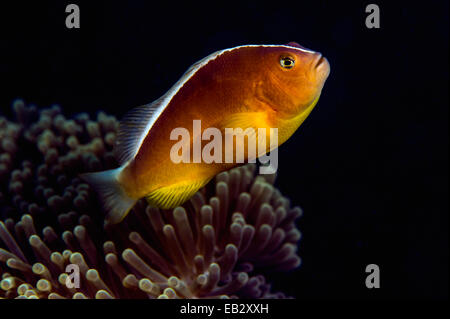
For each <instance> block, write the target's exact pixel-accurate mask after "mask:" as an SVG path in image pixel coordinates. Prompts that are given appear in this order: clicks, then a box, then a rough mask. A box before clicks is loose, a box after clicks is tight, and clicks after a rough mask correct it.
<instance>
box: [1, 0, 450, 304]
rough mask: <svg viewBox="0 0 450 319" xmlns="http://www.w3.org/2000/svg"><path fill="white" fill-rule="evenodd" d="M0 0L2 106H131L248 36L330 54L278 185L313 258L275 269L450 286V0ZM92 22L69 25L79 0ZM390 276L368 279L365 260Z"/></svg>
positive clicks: (355, 294)
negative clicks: (377, 18) (372, 23)
mask: <svg viewBox="0 0 450 319" xmlns="http://www.w3.org/2000/svg"><path fill="white" fill-rule="evenodd" d="M373 2H375V3H377V4H378V5H379V6H380V9H381V29H367V28H366V27H365V18H366V15H367V14H366V13H365V7H366V5H367V4H369V3H370V2H364V1H353V2H352V1H350V2H349V1H345V2H344V1H331V0H330V1H273V2H271V3H269V2H267V3H263V2H262V1H255V2H244V1H240V2H236V3H232V2H229V1H226V2H213V1H210V2H209V3H194V2H191V1H183V2H182V3H176V2H171V1H170V2H169V3H167V4H166V5H161V4H155V3H154V2H153V1H86V0H84V1H80V0H77V1H72V2H69V1H63V0H57V1H56V0H55V1H29V2H24V1H14V5H12V4H8V5H6V3H3V2H2V4H1V5H0V79H1V86H0V114H1V113H4V114H6V115H8V116H9V115H11V111H10V105H11V103H12V101H13V100H14V99H15V98H19V97H20V98H23V99H24V100H25V101H26V102H27V103H32V104H36V105H37V106H39V107H46V106H50V105H52V104H59V105H61V106H62V107H63V109H64V111H65V112H66V114H71V113H77V112H83V111H88V112H90V113H91V114H95V112H96V111H97V110H105V111H107V112H108V113H113V114H115V115H117V116H118V117H121V116H122V115H123V114H124V113H126V111H127V110H129V109H131V108H132V107H134V106H138V105H142V104H144V103H148V102H151V101H152V100H154V99H156V98H158V97H159V96H161V95H162V94H164V93H165V92H166V91H167V90H168V89H169V88H170V86H171V85H172V84H173V83H175V82H176V80H178V78H179V77H180V76H181V75H182V74H183V73H184V71H185V70H186V69H187V68H188V67H189V66H190V65H191V64H192V63H194V62H196V61H197V60H199V59H201V58H203V57H204V56H206V55H208V54H210V53H212V52H214V51H216V50H220V49H224V48H228V47H233V46H236V45H242V44H285V43H287V42H289V41H297V42H299V43H300V44H302V45H304V46H305V47H308V48H311V49H313V50H317V51H321V52H322V53H323V54H324V55H325V56H326V57H327V58H328V60H329V61H330V64H331V74H330V77H329V79H328V80H327V83H326V85H325V88H324V90H323V94H322V98H321V100H320V101H319V104H318V105H317V106H316V108H315V110H314V111H313V112H312V114H311V115H310V116H309V118H308V119H307V120H306V121H305V123H304V124H303V125H302V126H301V128H300V129H299V131H298V132H297V133H296V134H295V135H294V136H293V137H292V138H291V139H290V140H289V141H288V142H287V143H286V144H284V145H283V146H282V147H281V148H280V152H279V166H280V167H279V177H278V181H277V186H278V187H279V188H280V189H281V191H282V192H283V193H284V194H285V195H287V196H288V197H290V198H291V199H292V202H293V203H294V204H297V205H300V206H301V207H302V208H303V210H304V217H303V218H302V219H301V221H300V222H299V227H300V229H301V231H302V235H303V237H302V241H301V244H300V248H299V250H300V256H301V257H302V261H303V263H302V266H301V268H300V269H299V270H298V271H295V272H293V273H286V274H278V275H274V276H273V277H272V282H273V285H274V288H275V289H276V290H284V291H285V292H287V293H289V294H290V295H293V296H295V297H298V298H314V299H323V298H327V299H336V298H344V299H348V298H352V299H360V298H362V299H372V298H448V269H447V268H448V167H447V165H448V135H447V134H448V106H449V103H448V45H449V34H448V32H449V26H448V19H449V5H448V2H447V1H430V0H428V1H426V2H419V3H417V4H415V3H414V2H410V1H395V3H394V1H373ZM69 3H76V4H78V5H79V6H80V9H81V29H79V30H76V29H70V30H69V29H67V28H66V27H65V18H66V13H65V7H66V5H68V4H69ZM370 263H375V264H378V265H379V266H380V269H381V288H380V289H378V290H368V289H367V288H366V287H365V284H364V280H365V276H366V274H365V267H366V265H367V264H370Z"/></svg>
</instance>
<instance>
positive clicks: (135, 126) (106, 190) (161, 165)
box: [82, 42, 330, 223]
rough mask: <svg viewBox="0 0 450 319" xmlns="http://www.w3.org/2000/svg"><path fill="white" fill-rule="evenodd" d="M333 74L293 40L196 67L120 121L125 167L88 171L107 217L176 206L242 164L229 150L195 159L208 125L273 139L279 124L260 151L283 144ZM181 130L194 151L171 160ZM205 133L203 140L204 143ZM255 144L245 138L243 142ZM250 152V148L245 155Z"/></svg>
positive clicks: (222, 55)
mask: <svg viewBox="0 0 450 319" xmlns="http://www.w3.org/2000/svg"><path fill="white" fill-rule="evenodd" d="M329 72H330V66H329V63H328V61H327V60H326V59H325V58H324V57H323V56H322V55H321V54H320V53H318V52H314V51H311V50H309V49H306V48H304V47H302V46H300V45H299V44H297V43H295V42H291V43H289V44H287V45H244V46H238V47H234V48H230V49H225V50H222V51H218V52H215V53H213V54H211V55H209V56H207V57H206V58H204V59H202V60H200V61H199V62H197V63H195V64H194V65H192V66H191V67H190V68H189V69H188V71H187V72H186V73H185V74H184V75H183V76H182V78H181V79H180V80H179V81H178V82H177V83H176V84H175V85H174V86H173V87H172V88H171V89H170V90H169V91H168V92H167V93H166V94H164V95H163V96H162V97H160V98H159V99H157V100H156V101H154V102H153V103H150V104H147V105H144V106H141V107H138V108H136V109H133V110H132V111H130V112H129V113H128V114H127V115H126V116H125V118H124V119H123V120H122V122H121V123H120V127H119V132H118V135H117V142H116V146H115V153H116V154H117V157H118V159H119V161H120V164H121V166H120V167H119V168H117V169H113V170H108V171H103V172H97V173H87V174H84V175H82V177H83V178H84V179H85V180H86V181H87V182H88V183H89V184H91V185H92V186H93V187H94V189H96V191H97V192H98V194H99V195H100V198H101V201H102V202H103V205H104V208H105V210H106V211H107V212H108V213H109V214H108V216H107V218H106V222H108V223H118V222H120V221H121V220H122V219H123V218H124V217H125V216H126V215H127V214H128V212H129V211H130V209H131V208H132V207H133V206H134V204H135V203H136V201H137V200H139V199H140V198H143V197H145V198H147V200H148V202H149V203H150V204H151V205H154V206H157V207H160V208H163V209H169V208H174V207H176V206H178V205H180V204H182V203H184V202H185V201H186V200H188V199H189V198H190V197H191V196H192V195H194V194H195V192H197V190H198V189H200V188H201V187H203V186H204V185H205V184H206V183H208V181H209V180H210V179H211V178H213V177H214V176H215V175H217V174H218V173H219V172H221V171H224V170H228V169H230V168H232V167H235V166H237V165H240V164H239V161H234V162H226V161H225V162H224V161H221V160H217V159H222V158H224V157H226V156H227V155H230V154H229V152H230V150H229V149H228V150H226V151H225V154H215V155H218V157H215V158H216V161H212V162H207V161H202V160H200V161H199V159H198V158H195V154H192V153H195V150H198V149H199V148H200V149H201V148H202V147H206V146H205V144H206V142H207V141H205V130H206V129H207V128H216V129H217V130H218V131H220V132H223V131H224V130H226V128H242V129H249V128H252V129H254V131H255V132H258V133H256V135H258V134H260V133H259V132H263V131H259V130H258V129H260V128H264V129H267V131H265V132H266V135H267V138H268V139H270V136H269V135H270V134H269V130H270V128H276V129H277V133H278V135H277V138H278V141H277V143H275V144H276V145H273V144H271V143H267V142H263V143H266V144H265V145H264V144H262V145H264V147H263V148H262V149H258V153H257V156H262V155H263V154H266V153H267V152H269V151H271V150H273V149H275V148H276V147H277V146H278V145H281V144H282V143H284V142H285V141H286V140H287V139H288V138H289V137H290V136H291V135H292V134H293V133H294V132H295V131H296V130H297V128H298V127H299V126H300V125H301V124H302V123H303V121H304V120H305V118H306V117H307V116H308V115H309V113H310V112H311V111H312V109H313V108H314V106H315V105H316V103H317V101H318V99H319V96H320V93H321V91H322V88H323V85H324V83H325V80H326V79H327V77H328V74H329ZM194 121H201V130H200V131H198V129H197V132H195V125H193V123H200V122H194ZM176 128H182V130H183V132H187V133H188V134H189V137H188V138H187V139H184V140H181V141H179V142H177V143H178V144H179V145H178V146H179V147H180V149H181V150H182V151H183V150H185V149H188V150H192V149H194V152H190V151H189V152H187V154H188V156H189V158H186V156H185V155H186V154H184V156H185V157H183V158H184V159H185V160H186V159H188V160H187V161H183V160H181V162H180V161H178V162H177V161H174V159H173V157H171V152H172V151H173V147H174V144H175V142H174V133H173V132H174V129H176ZM199 134H201V136H202V137H203V139H200V142H198V141H199V139H198V138H199ZM175 135H176V134H175ZM261 136H262V135H260V136H259V137H261ZM259 137H258V138H259ZM210 138H211V136H210ZM249 141H250V140H249V139H247V140H245V145H244V146H248V144H249V143H250V142H249ZM223 144H224V142H220V144H219V146H222V145H223ZM236 145H237V142H236ZM245 149H246V148H245ZM216 151H217V152H219V151H220V148H217V149H214V152H216ZM227 152H228V153H227ZM232 152H235V150H234V151H232ZM175 153H177V154H178V152H175ZM177 154H175V155H177ZM191 154H192V155H193V156H191ZM201 154H203V153H201ZM172 155H174V154H173V153H172ZM197 155H198V152H197ZM231 155H232V157H233V156H234V154H231ZM251 155H252V154H250V153H249V151H245V153H244V158H245V160H249V159H251V157H252V156H251ZM192 157H194V159H193V160H190V161H189V159H190V158H192ZM197 157H198V156H197ZM236 157H237V155H236Z"/></svg>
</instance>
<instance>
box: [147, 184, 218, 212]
mask: <svg viewBox="0 0 450 319" xmlns="http://www.w3.org/2000/svg"><path fill="white" fill-rule="evenodd" d="M210 179H211V178H207V179H204V180H199V181H195V182H190V183H187V182H186V183H185V182H183V183H180V184H174V185H170V186H165V187H161V188H158V189H156V190H155V191H153V192H151V193H150V194H148V195H147V196H146V198H147V201H148V203H149V204H150V205H153V206H156V207H159V208H162V209H172V208H175V207H177V206H179V205H181V204H183V203H184V202H185V201H187V200H188V199H189V198H191V197H192V196H193V195H194V194H195V193H196V192H197V191H198V190H199V189H200V188H202V187H203V186H205V185H206V184H207V183H208V182H209V180H210Z"/></svg>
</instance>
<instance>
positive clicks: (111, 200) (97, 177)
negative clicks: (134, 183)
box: [80, 167, 137, 225]
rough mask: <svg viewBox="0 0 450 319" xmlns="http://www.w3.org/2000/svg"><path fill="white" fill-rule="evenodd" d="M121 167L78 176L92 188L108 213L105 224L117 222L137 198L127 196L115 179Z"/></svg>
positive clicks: (123, 216)
mask: <svg viewBox="0 0 450 319" xmlns="http://www.w3.org/2000/svg"><path fill="white" fill-rule="evenodd" d="M121 170H122V167H119V168H116V169H111V170H107V171H103V172H97V173H85V174H81V175H80V177H81V178H82V179H83V180H85V181H86V182H87V183H88V184H89V185H91V186H92V188H94V189H95V190H96V191H97V193H98V195H99V198H100V200H101V202H102V204H103V207H104V209H105V211H106V212H108V215H107V216H106V220H105V225H106V224H109V223H111V224H117V223H119V222H121V221H122V220H123V219H124V218H125V216H126V215H127V214H128V213H129V211H130V210H131V208H133V206H134V204H135V203H136V201H137V199H134V198H131V197H129V196H128V195H127V194H126V193H125V191H124V190H123V188H122V186H121V185H120V184H119V181H118V179H117V177H118V175H119V173H120V171H121Z"/></svg>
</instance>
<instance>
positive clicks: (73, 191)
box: [0, 100, 301, 299]
mask: <svg viewBox="0 0 450 319" xmlns="http://www.w3.org/2000/svg"><path fill="white" fill-rule="evenodd" d="M13 110H14V113H15V115H16V118H17V121H16V122H13V121H10V120H8V119H6V118H4V117H0V141H1V142H0V275H1V281H0V288H1V289H0V297H3V298H32V299H35V298H50V299H54V298H76V299H77V298H284V297H286V296H285V295H284V294H283V293H280V292H277V293H274V292H272V291H271V286H270V284H269V283H267V282H266V279H265V278H266V277H265V276H268V275H270V272H273V271H287V270H292V269H295V268H296V267H298V266H299V264H300V258H299V256H298V255H297V253H296V252H297V246H298V241H299V239H300V232H299V230H298V229H297V228H296V225H295V221H296V219H297V218H298V217H299V216H300V215H301V209H300V208H298V207H294V208H291V207H290V202H289V200H288V199H286V198H285V197H283V196H282V195H281V194H280V192H279V191H278V190H277V189H276V188H274V186H273V182H274V179H275V176H274V175H264V176H258V175H256V174H255V171H256V169H255V168H256V167H255V166H254V165H245V166H241V167H239V168H235V169H232V170H230V171H228V172H224V173H221V174H219V175H218V176H216V178H215V179H214V180H213V181H211V182H210V183H209V184H208V185H207V186H206V187H204V188H203V189H201V190H200V191H199V192H197V193H196V194H195V195H194V197H193V198H191V200H190V201H188V202H187V203H185V204H184V205H183V206H181V207H177V208H175V209H173V210H160V209H157V208H154V207H150V206H148V205H147V203H146V202H145V201H144V200H141V201H139V202H138V203H137V204H136V206H135V207H134V208H133V210H132V212H131V213H130V214H129V215H128V217H126V218H125V220H124V221H123V222H121V223H120V224H118V225H110V226H107V227H106V228H104V226H103V212H102V210H101V207H100V205H99V203H98V200H97V197H96V194H95V192H94V191H93V190H92V189H91V188H90V187H89V185H87V184H85V183H84V182H83V181H82V180H81V179H80V178H79V177H78V175H79V174H80V173H83V172H89V171H98V170H103V169H110V168H114V167H115V166H116V165H117V163H116V161H115V159H114V156H113V153H112V147H113V145H114V141H115V137H116V130H117V127H118V121H117V120H116V119H115V117H114V116H110V115H106V114H105V113H103V112H99V113H98V115H97V118H96V119H95V120H94V119H90V117H89V115H88V114H86V113H81V114H78V115H76V116H74V117H73V118H66V117H65V116H64V115H63V114H62V112H61V109H60V108H59V107H58V106H53V107H51V108H48V109H44V110H38V109H37V108H35V107H33V106H26V105H25V104H24V102H23V101H21V100H18V101H16V102H14V104H13ZM69 264H72V265H76V266H77V268H78V269H79V271H80V285H79V288H76V287H73V288H72V287H71V286H70V285H66V282H67V281H68V279H70V280H71V277H70V272H68V271H67V268H66V267H67V266H68V265H69Z"/></svg>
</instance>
